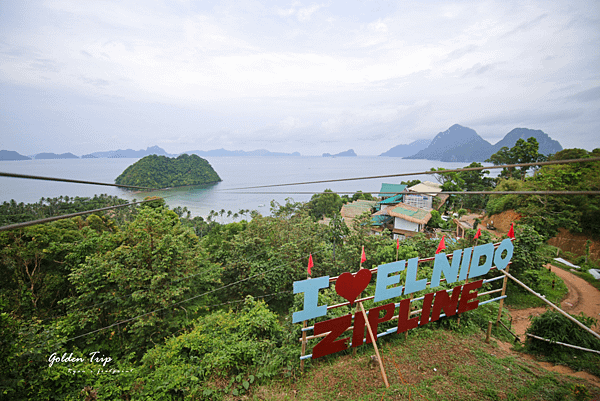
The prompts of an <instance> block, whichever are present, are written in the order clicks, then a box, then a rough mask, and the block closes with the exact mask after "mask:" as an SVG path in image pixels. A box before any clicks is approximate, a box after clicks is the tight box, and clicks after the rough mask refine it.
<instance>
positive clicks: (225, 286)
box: [64, 251, 324, 342]
mask: <svg viewBox="0 0 600 401" xmlns="http://www.w3.org/2000/svg"><path fill="white" fill-rule="evenodd" d="M321 252H324V251H317V252H313V253H312V254H313V255H317V254H319V253H321ZM304 259H306V257H304V256H303V257H301V258H299V259H296V260H294V261H293V262H297V261H299V260H304ZM286 266H288V264H284V265H281V266H277V267H275V268H273V269H270V270H267V271H265V272H260V273H257V274H255V275H253V276H250V277H246V278H244V279H241V280H238V281H235V282H233V283H229V284H227V285H224V286H222V287H219V288H215V289H212V290H210V291H206V292H204V293H202V294H199V295H195V296H193V297H190V298H187V299H184V300H182V301H178V302H175V303H173V304H171V305H169V306H165V307H163V308H158V309H155V310H153V311H150V312H146V313H143V314H141V315H137V316H134V317H132V318H130V319H126V320H122V321H120V322H116V323H113V324H111V325H109V326H106V327H102V328H100V329H97V330H93V331H90V332H87V333H84V334H80V335H78V336H75V337H71V338H67V339H66V340H64V341H65V342H68V341H72V340H76V339H78V338H81V337H85V336H88V335H90V334H94V333H98V332H99V331H104V330H106V329H109V328H111V327H115V326H120V325H122V324H125V323H129V322H131V321H134V320H136V319H139V318H141V317H144V316H148V315H150V314H152V313H156V312H160V311H163V310H166V309H169V308H172V307H174V306H177V305H179V304H182V303H185V302H189V301H191V300H193V299H197V298H200V297H203V296H205V295H209V294H212V293H213V292H217V291H220V290H223V289H225V288H228V287H231V286H234V285H236V284H239V283H243V282H244V281H248V280H251V279H253V278H256V277H258V276H262V275H264V274H267V273H271V272H273V271H275V270H279V269H281V268H283V267H286Z"/></svg>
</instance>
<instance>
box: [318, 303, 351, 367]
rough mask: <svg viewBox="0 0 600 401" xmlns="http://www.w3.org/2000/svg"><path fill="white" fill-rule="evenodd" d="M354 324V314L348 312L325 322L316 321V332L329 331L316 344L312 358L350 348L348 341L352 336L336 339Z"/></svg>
mask: <svg viewBox="0 0 600 401" xmlns="http://www.w3.org/2000/svg"><path fill="white" fill-rule="evenodd" d="M351 324H352V315H351V314H348V315H345V316H341V317H336V318H335V319H330V320H326V321H324V322H319V323H315V329H314V334H315V335H319V334H323V333H328V334H327V335H326V336H325V338H323V339H322V340H321V341H319V342H318V343H317V345H315V346H314V348H313V351H312V358H313V359H315V358H320V357H322V356H325V355H329V354H333V353H336V352H340V351H343V350H345V349H346V348H348V344H347V341H348V340H349V339H350V337H346V338H342V339H340V340H337V341H336V339H337V338H338V337H339V336H340V335H341V334H342V333H343V332H344V331H346V329H347V328H348V327H350V325H351Z"/></svg>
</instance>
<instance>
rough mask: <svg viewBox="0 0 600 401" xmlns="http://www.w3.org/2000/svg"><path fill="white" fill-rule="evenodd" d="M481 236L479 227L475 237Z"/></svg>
mask: <svg viewBox="0 0 600 401" xmlns="http://www.w3.org/2000/svg"><path fill="white" fill-rule="evenodd" d="M479 237H481V228H478V229H477V234H475V239H477V238H479Z"/></svg>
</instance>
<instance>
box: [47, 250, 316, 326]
mask: <svg viewBox="0 0 600 401" xmlns="http://www.w3.org/2000/svg"><path fill="white" fill-rule="evenodd" d="M311 239H312V238H307V239H305V240H303V241H300V242H299V243H297V244H296V245H299V246H301V245H303V244H305V243H306V242H308V241H310V240H311ZM267 252H268V251H266V250H265V251H264V252H261V253H259V254H257V255H254V258H252V259H250V260H249V259H246V260H244V262H248V263H250V262H253V261H256V260H257V259H258V258H259V257H260V256H263V255H265V254H266V253H267ZM229 266H231V265H226V266H221V267H222V268H223V269H225V268H227V267H229ZM202 274H205V272H200V273H197V274H191V275H189V276H185V277H181V278H179V279H177V280H173V281H171V282H169V285H172V284H175V283H178V282H180V281H183V280H188V279H190V278H194V277H197V276H200V275H202ZM148 288H149V287H148V286H145V287H141V288H139V289H137V290H136V291H134V292H131V293H129V294H125V295H122V296H120V297H113V298H110V299H108V300H106V301H103V302H99V303H97V304H94V305H90V306H85V307H82V308H79V309H75V310H71V311H68V312H67V313H65V314H62V315H55V316H50V317H47V318H44V319H42V321H46V320H51V319H58V318H60V317H64V316H68V315H69V314H72V313H75V312H83V311H86V310H88V309H92V308H96V307H98V306H101V305H104V304H108V303H111V302H114V301H118V300H119V299H125V298H128V297H130V296H132V295H133V294H135V293H136V292H137V291H140V290H145V289H148ZM225 303H227V302H225Z"/></svg>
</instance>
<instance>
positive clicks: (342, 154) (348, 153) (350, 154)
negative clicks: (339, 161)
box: [323, 149, 357, 157]
mask: <svg viewBox="0 0 600 401" xmlns="http://www.w3.org/2000/svg"><path fill="white" fill-rule="evenodd" d="M356 156H357V155H356V153H355V152H354V149H348V150H346V151H345V152H340V153H336V154H335V155H332V154H331V153H323V157H356Z"/></svg>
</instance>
